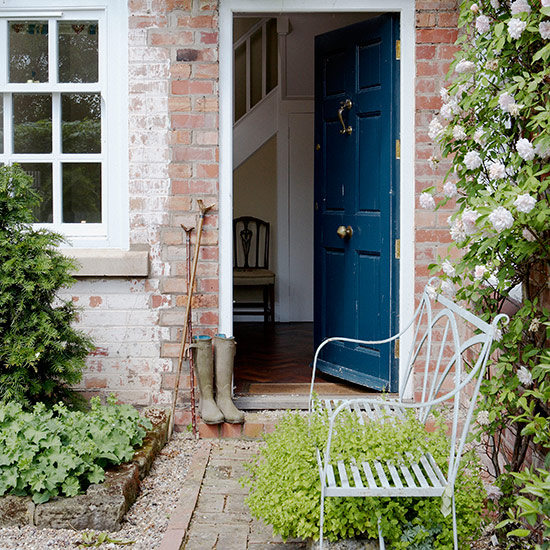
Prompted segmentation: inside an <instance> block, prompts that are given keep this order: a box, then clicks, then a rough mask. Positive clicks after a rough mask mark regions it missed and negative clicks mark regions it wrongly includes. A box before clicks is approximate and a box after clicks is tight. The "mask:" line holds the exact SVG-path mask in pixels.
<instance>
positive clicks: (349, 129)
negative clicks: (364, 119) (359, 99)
mask: <svg viewBox="0 0 550 550" xmlns="http://www.w3.org/2000/svg"><path fill="white" fill-rule="evenodd" d="M352 107H353V103H352V101H351V99H346V101H342V102H341V103H340V108H339V109H338V119H339V120H340V124H341V125H342V128H341V130H340V133H341V134H348V136H349V135H350V134H351V133H352V132H353V128H352V127H351V126H348V127H346V125H345V123H344V117H343V116H342V113H343V112H344V109H348V111H349V110H350V109H351V108H352Z"/></svg>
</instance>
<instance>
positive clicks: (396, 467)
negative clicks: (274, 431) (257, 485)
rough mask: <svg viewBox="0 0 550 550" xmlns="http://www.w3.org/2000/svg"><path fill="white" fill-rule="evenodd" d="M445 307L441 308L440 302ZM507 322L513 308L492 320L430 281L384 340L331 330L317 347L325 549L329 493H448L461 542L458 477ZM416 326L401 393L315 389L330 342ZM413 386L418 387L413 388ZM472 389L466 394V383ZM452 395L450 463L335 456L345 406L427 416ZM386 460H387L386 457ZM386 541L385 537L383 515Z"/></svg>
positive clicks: (367, 413)
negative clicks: (349, 394) (332, 393)
mask: <svg viewBox="0 0 550 550" xmlns="http://www.w3.org/2000/svg"><path fill="white" fill-rule="evenodd" d="M436 302H437V303H438V304H439V306H440V307H438V308H437V309H435V308H434V306H435V303H436ZM500 322H502V323H507V322H508V317H507V316H506V315H502V314H501V315H497V316H496V317H495V318H494V320H493V322H492V323H491V324H488V323H486V322H485V321H483V320H481V319H480V318H479V317H477V316H476V315H474V314H472V313H470V312H469V311H466V310H465V309H463V308H462V307H460V306H458V305H457V304H455V303H454V302H453V301H451V300H449V299H448V298H445V297H444V296H442V295H439V294H435V293H434V292H433V290H431V288H430V287H429V286H427V287H426V289H425V290H424V293H423V295H422V298H421V301H420V304H419V306H418V308H417V310H416V312H415V314H414V316H413V319H412V320H411V321H410V322H409V323H408V324H407V326H406V327H405V328H404V329H403V330H402V331H401V332H400V333H399V334H396V335H395V336H392V337H390V338H387V339H385V340H379V341H367V340H358V339H353V338H338V337H336V338H328V339H327V340H325V341H323V342H322V343H321V344H320V346H319V347H318V348H317V350H316V352H315V357H314V361H313V373H312V379H311V390H310V396H309V408H310V413H311V412H312V410H313V408H314V407H315V406H319V404H320V406H322V407H326V409H328V413H329V431H328V439H327V444H326V448H325V449H318V450H317V461H318V465H319V476H320V480H321V517H320V550H323V527H324V511H325V498H329V497H444V496H445V497H446V498H447V499H448V500H449V501H450V504H451V509H452V510H451V511H452V515H453V539H454V548H455V550H458V537H457V525H456V510H455V500H454V484H455V480H456V476H457V473H458V468H459V465H460V459H461V457H462V453H463V451H464V445H465V443H466V436H467V435H468V430H469V426H470V423H471V420H472V415H473V412H474V409H475V406H476V400H477V396H478V393H479V388H480V386H481V382H482V379H483V376H484V373H485V367H486V364H487V360H488V358H489V354H490V351H491V345H492V342H493V340H494V338H495V335H496V334H497V330H498V325H499V323H500ZM409 330H412V331H413V333H414V337H413V341H412V345H411V347H410V352H409V354H408V362H407V370H406V374H405V376H404V377H403V380H402V381H401V383H400V393H399V396H400V397H399V398H396V399H389V398H383V397H381V398H372V397H365V398H361V397H359V398H353V399H347V400H336V399H324V400H322V399H321V400H316V399H315V396H314V384H315V373H316V368H317V361H318V359H319V357H320V354H321V351H322V349H323V348H324V347H325V346H326V345H327V344H329V343H330V342H345V343H347V345H350V344H351V345H356V346H361V345H381V344H387V345H391V342H393V341H395V340H397V339H398V338H400V337H401V336H403V334H405V333H406V332H407V331H409ZM413 387H414V389H413V391H412V392H411V389H412V388H413ZM465 388H467V392H465V393H466V394H467V395H465V396H464V399H462V401H463V403H462V404H461V395H462V393H463V390H464V389H465ZM407 389H408V390H409V392H410V393H412V394H416V395H420V398H419V399H418V401H416V402H415V401H413V400H412V399H411V400H410V401H409V400H404V399H403V396H405V395H407V394H406V390H407ZM445 402H448V406H449V409H448V412H449V413H450V438H451V445H450V449H451V450H450V455H449V459H448V467H447V468H444V469H443V471H442V469H441V468H439V466H438V465H437V464H436V462H435V460H434V458H433V457H432V456H431V455H430V454H425V455H423V456H422V457H421V459H420V460H414V459H412V455H410V456H409V457H407V456H406V453H404V456H403V457H402V458H403V460H402V462H401V463H400V464H394V463H391V462H389V461H388V462H385V461H382V460H374V461H372V462H369V461H362V462H359V461H354V460H352V461H350V462H349V463H344V462H343V461H337V463H336V464H334V463H333V461H331V443H332V439H333V434H334V428H335V420H336V418H337V416H338V415H339V414H340V413H341V412H342V411H348V412H354V413H356V414H357V415H358V417H359V421H360V422H361V423H363V422H364V420H366V419H370V420H375V421H382V422H383V421H384V420H386V419H388V418H390V419H395V418H396V417H397V418H404V416H405V411H406V410H407V409H414V410H415V412H416V414H417V418H418V419H419V420H420V421H421V422H422V423H424V424H425V423H426V421H427V420H428V417H429V415H430V412H431V411H432V410H433V408H434V407H435V406H436V405H440V404H443V403H445ZM383 463H384V464H383ZM378 534H379V543H380V549H381V550H384V548H385V544H384V538H383V534H382V530H381V527H380V518H379V521H378Z"/></svg>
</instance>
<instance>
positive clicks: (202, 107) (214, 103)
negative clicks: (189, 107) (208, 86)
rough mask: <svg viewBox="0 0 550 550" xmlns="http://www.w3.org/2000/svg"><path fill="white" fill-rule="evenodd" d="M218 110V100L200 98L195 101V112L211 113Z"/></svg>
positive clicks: (214, 98)
mask: <svg viewBox="0 0 550 550" xmlns="http://www.w3.org/2000/svg"><path fill="white" fill-rule="evenodd" d="M217 110H218V99H217V98H216V97H201V98H199V99H197V100H196V101H195V111H199V112H212V111H217Z"/></svg>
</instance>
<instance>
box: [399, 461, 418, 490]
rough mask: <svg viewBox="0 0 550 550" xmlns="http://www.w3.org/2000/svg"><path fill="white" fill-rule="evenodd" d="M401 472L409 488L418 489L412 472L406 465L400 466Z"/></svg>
mask: <svg viewBox="0 0 550 550" xmlns="http://www.w3.org/2000/svg"><path fill="white" fill-rule="evenodd" d="M400 468H401V472H402V473H403V477H404V478H405V481H406V482H407V487H414V488H417V485H416V483H415V482H414V479H413V476H412V474H411V472H410V470H409V469H408V468H407V466H406V464H404V463H403V464H401V465H400Z"/></svg>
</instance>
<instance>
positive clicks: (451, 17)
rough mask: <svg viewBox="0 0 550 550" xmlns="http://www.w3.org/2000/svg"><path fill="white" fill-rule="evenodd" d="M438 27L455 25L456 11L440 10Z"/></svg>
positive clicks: (456, 22) (456, 19)
mask: <svg viewBox="0 0 550 550" xmlns="http://www.w3.org/2000/svg"><path fill="white" fill-rule="evenodd" d="M438 23H439V26H440V27H456V26H457V24H458V11H454V12H441V13H440V14H439V17H438Z"/></svg>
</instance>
